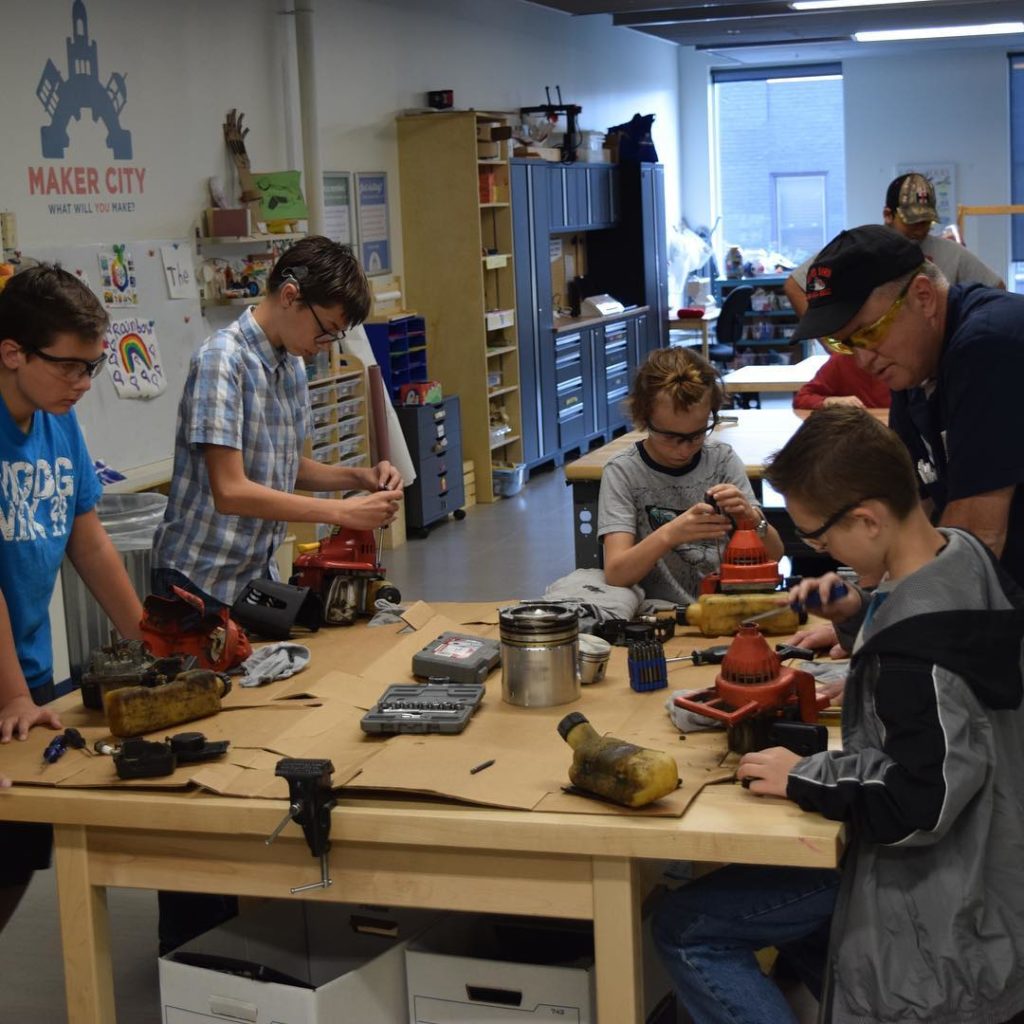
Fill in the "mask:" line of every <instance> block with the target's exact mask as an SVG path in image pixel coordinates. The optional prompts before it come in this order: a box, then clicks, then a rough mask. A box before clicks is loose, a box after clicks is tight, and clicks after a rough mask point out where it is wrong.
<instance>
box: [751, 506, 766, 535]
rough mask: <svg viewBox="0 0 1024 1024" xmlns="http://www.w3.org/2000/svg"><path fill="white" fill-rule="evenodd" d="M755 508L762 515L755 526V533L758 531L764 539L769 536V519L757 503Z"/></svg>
mask: <svg viewBox="0 0 1024 1024" xmlns="http://www.w3.org/2000/svg"><path fill="white" fill-rule="evenodd" d="M754 508H755V510H756V511H757V514H758V515H759V516H760V517H761V518H760V520H759V521H758V524H757V526H755V527H754V533H756V534H757V535H758V537H760V538H761V540H764V539H765V537H767V536H768V520H767V519H766V518H765V514H764V511H763V510H762V509H760V508H758V506H757V505H755V506H754Z"/></svg>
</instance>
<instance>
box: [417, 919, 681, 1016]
mask: <svg viewBox="0 0 1024 1024" xmlns="http://www.w3.org/2000/svg"><path fill="white" fill-rule="evenodd" d="M645 941H646V942H649V941H650V939H649V936H645ZM405 969H406V979H407V987H408V992H409V1017H408V1019H409V1022H410V1024H520V1022H528V1021H550V1020H552V1019H555V1020H560V1021H566V1022H568V1021H573V1022H574V1024H594V1022H595V1021H596V1020H597V1016H596V1011H595V1000H594V988H595V985H594V982H595V978H594V940H593V935H592V933H591V930H590V929H589V928H588V927H587V926H586V925H583V924H581V923H580V922H578V921H562V920H551V919H540V920H537V919H525V918H517V917H499V916H496V915H493V914H449V915H446V916H445V917H443V918H441V919H440V920H439V921H437V922H436V923H435V924H433V925H431V926H430V927H429V928H427V930H426V931H424V932H423V933H421V934H420V935H419V936H417V937H416V938H415V939H413V940H411V941H410V942H409V943H408V944H407V945H406V948H405ZM643 990H644V998H643V1006H644V1009H643V1018H642V1019H643V1020H644V1022H645V1024H676V1020H677V1018H678V1015H679V1011H678V1009H677V1001H676V998H675V994H674V993H673V991H672V985H671V982H670V981H669V978H668V975H667V974H666V973H665V971H664V969H663V968H662V967H661V964H660V961H659V960H658V958H657V957H654V956H649V957H646V958H645V960H644V978H643Z"/></svg>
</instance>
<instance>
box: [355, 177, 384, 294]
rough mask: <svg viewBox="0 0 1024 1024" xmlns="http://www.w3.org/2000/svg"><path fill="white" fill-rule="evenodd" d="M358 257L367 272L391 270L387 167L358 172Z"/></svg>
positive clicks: (376, 272)
mask: <svg viewBox="0 0 1024 1024" xmlns="http://www.w3.org/2000/svg"><path fill="white" fill-rule="evenodd" d="M356 211H357V215H356V220H357V221H358V224H359V261H360V263H362V265H363V270H365V271H366V273H367V274H389V273H391V242H390V237H389V233H388V175H387V172H386V171H357V172H356Z"/></svg>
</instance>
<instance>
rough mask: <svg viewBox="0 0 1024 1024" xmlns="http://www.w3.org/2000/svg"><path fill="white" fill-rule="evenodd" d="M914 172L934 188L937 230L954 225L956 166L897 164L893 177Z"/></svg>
mask: <svg viewBox="0 0 1024 1024" xmlns="http://www.w3.org/2000/svg"><path fill="white" fill-rule="evenodd" d="M912 172H916V173H917V174H923V175H924V176H925V177H926V178H927V179H928V180H929V181H930V182H931V183H932V185H933V186H934V187H935V209H936V210H937V211H938V214H939V223H938V227H939V229H941V228H943V227H945V226H946V225H947V224H955V223H956V164H922V163H913V164H897V165H896V174H895V177H899V176H900V175H901V174H910V173H912Z"/></svg>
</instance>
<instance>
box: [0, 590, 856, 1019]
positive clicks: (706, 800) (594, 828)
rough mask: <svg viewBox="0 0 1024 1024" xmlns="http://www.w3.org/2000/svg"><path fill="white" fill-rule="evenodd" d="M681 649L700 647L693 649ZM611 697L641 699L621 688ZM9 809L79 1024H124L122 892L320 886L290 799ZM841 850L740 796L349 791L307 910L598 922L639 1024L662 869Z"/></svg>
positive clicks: (180, 799)
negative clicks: (532, 807)
mask: <svg viewBox="0 0 1024 1024" xmlns="http://www.w3.org/2000/svg"><path fill="white" fill-rule="evenodd" d="M492 607H493V606H492ZM439 608H440V609H441V610H444V606H443V605H442V606H439ZM393 642H394V636H393V633H390V632H388V631H387V630H369V629H366V628H365V627H362V626H356V627H353V628H352V629H348V630H346V629H337V630H324V631H322V632H321V633H320V634H318V635H316V636H313V637H311V638H310V639H309V646H310V647H311V649H312V651H313V662H312V663H311V667H310V668H309V669H308V670H307V673H306V676H307V677H308V678H309V679H310V680H311V682H313V681H316V680H317V679H318V677H324V676H325V675H326V674H327V673H329V672H330V671H331V668H332V667H333V666H334V665H336V664H337V663H338V661H339V660H341V659H344V660H345V662H346V665H347V667H348V668H349V669H350V670H351V671H356V670H357V669H358V667H360V666H361V665H362V664H365V663H366V662H368V661H369V660H371V659H372V658H373V657H374V656H376V655H377V654H379V653H380V652H381V651H383V650H386V649H387V647H388V646H389V645H390V644H392V643H393ZM682 642H683V643H689V644H690V645H691V646H692V644H693V642H694V638H688V639H687V640H685V641H682ZM695 671H697V670H695ZM492 678H493V677H492ZM321 681H322V680H321ZM599 685H601V686H605V687H608V686H625V685H626V684H625V679H624V678H612V677H611V676H610V677H609V678H608V679H607V680H606V681H605V682H604V683H603V684H599ZM585 695H586V690H585V691H584V700H585ZM637 696H638V699H642V698H643V697H646V696H649V695H637ZM66 700H67V698H66ZM567 710H568V709H567ZM198 727H199V728H202V725H201V723H200V724H199V725H198ZM723 749H724V745H723ZM2 768H3V758H2V751H0V770H2ZM0 801H2V804H3V814H4V817H5V818H8V819H13V820H24V821H42V822H53V823H54V826H55V841H56V870H57V886H58V898H59V910H60V921H61V934H62V942H63V950H64V971H65V984H66V990H67V998H68V1021H69V1024H113V1022H114V1021H115V1020H116V1013H115V1008H114V994H113V983H112V975H111V960H110V936H109V921H108V915H107V908H106V892H105V890H106V889H107V888H108V887H110V886H119V887H128V888H144V889H165V890H184V891H194V892H214V893H235V894H238V895H243V896H256V897H275V898H285V899H287V898H299V897H290V894H289V891H288V890H289V888H290V887H291V886H295V885H300V884H302V883H306V882H310V881H315V880H316V878H317V876H318V864H317V862H316V861H315V860H314V859H313V858H312V857H311V856H310V853H309V850H308V848H307V846H306V843H305V841H304V840H303V839H302V837H301V834H300V833H299V830H298V829H297V828H295V827H294V826H290V827H289V828H287V829H286V830H285V832H284V833H283V834H282V835H281V836H280V837H279V838H278V839H277V841H276V842H275V843H274V844H273V845H271V846H267V845H266V844H265V842H264V840H265V839H266V837H267V836H269V835H270V833H271V831H272V830H273V829H274V827H275V826H276V825H277V824H278V823H279V822H280V820H281V818H282V817H283V816H284V814H285V812H286V809H287V801H286V800H285V799H284V798H283V797H282V799H260V798H252V799H246V798H239V797H223V796H217V795H214V794H211V793H206V792H196V791H186V792H146V791H137V790H124V789H120V790H114V789H106V790H96V789H72V790H68V789H62V788H46V787H31V786H15V787H14V788H13V789H12V790H10V791H6V792H5V793H4V794H3V795H2V797H0ZM842 837H843V830H842V826H840V825H839V824H837V823H835V822H829V821H826V820H825V819H823V818H821V817H820V816H818V815H812V814H805V813H803V812H801V811H800V810H799V809H798V808H797V807H796V806H795V805H794V804H791V803H788V802H786V801H782V800H774V799H759V798H756V797H753V796H751V794H750V793H748V792H747V791H745V790H743V789H742V788H741V787H739V786H736V785H734V784H725V785H718V786H712V787H707V788H705V789H704V790H703V791H702V792H701V793H700V795H699V796H698V797H697V798H696V800H695V801H694V802H693V803H692V804H691V805H690V807H689V808H688V809H687V811H686V812H685V814H684V815H683V816H682V817H681V818H680V817H643V816H635V815H625V814H617V815H605V814H571V813H544V812H523V811H507V810H500V809H495V808H486V807H474V806H467V805H457V804H454V803H449V802H441V801H437V800H434V801H428V800H426V799H416V798H415V797H410V796H409V795H401V796H396V797H395V798H394V799H388V798H387V797H382V796H380V795H377V796H375V797H373V798H359V797H357V796H354V795H346V794H345V793H342V794H341V795H340V797H339V801H338V806H337V808H336V809H335V810H334V812H333V817H332V835H331V840H332V852H331V856H330V869H331V876H332V879H333V885H332V887H331V888H329V889H326V890H313V891H312V892H309V893H305V894H303V897H302V898H308V899H317V900H329V901H337V902H346V903H352V902H364V903H375V904H386V905H391V906H402V907H429V908H447V909H452V910H463V911H478V912H496V913H515V914H523V915H529V916H534V915H535V916H559V917H566V918H572V919H577V920H590V921H593V925H594V938H595V957H596V968H597V971H596V976H597V982H596V985H597V1006H598V1017H599V1019H600V1020H602V1021H613V1022H615V1024H640V1022H641V1021H642V1019H643V1016H642V1012H641V998H642V992H641V983H640V964H641V958H642V955H643V952H642V949H641V943H640V924H641V918H640V904H641V900H642V897H643V894H644V893H645V892H646V889H647V880H646V879H645V871H644V866H645V864H650V862H651V860H652V859H657V860H661V859H689V860H698V861H712V862H725V861H733V862H742V863H750V864H780V865H781V864H785V865H795V866H806V867H831V866H834V865H836V864H837V862H838V858H839V854H840V851H841V845H842Z"/></svg>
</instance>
